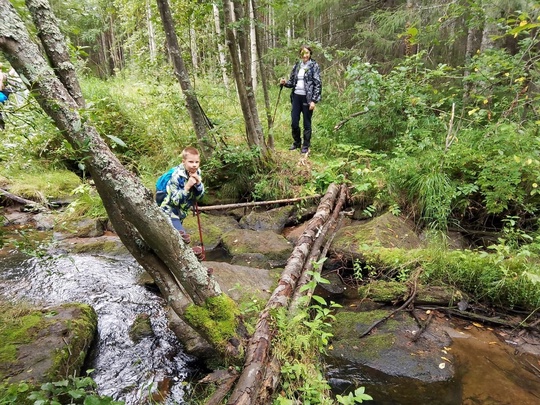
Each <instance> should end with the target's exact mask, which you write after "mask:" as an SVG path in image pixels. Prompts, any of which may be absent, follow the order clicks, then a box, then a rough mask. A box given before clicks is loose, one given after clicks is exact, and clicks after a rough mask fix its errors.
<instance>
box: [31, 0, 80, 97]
mask: <svg viewBox="0 0 540 405" xmlns="http://www.w3.org/2000/svg"><path fill="white" fill-rule="evenodd" d="M26 6H27V7H28V9H29V10H30V13H31V15H32V20H33V21H34V24H35V26H36V28H37V30H38V32H37V35H38V37H39V39H40V40H41V43H42V44H43V47H44V48H45V53H46V54H47V57H48V58H49V62H50V63H51V65H52V68H53V69H54V71H55V73H56V76H57V77H58V78H59V79H60V81H61V82H62V84H63V85H64V86H65V88H66V90H67V91H68V92H69V94H71V97H73V100H75V102H76V103H77V105H78V106H79V107H84V99H83V95H82V91H81V86H80V85H79V81H78V80H77V77H76V76H75V66H74V65H73V63H71V60H70V58H69V51H68V49H67V46H66V40H65V38H64V35H63V34H62V33H61V32H60V29H59V28H58V22H57V20H56V17H55V16H54V14H53V12H52V10H51V7H50V5H49V2H48V1H47V0H26Z"/></svg>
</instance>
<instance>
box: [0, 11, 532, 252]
mask: <svg viewBox="0 0 540 405" xmlns="http://www.w3.org/2000/svg"><path fill="white" fill-rule="evenodd" d="M12 4H13V5H14V6H15V7H16V8H17V11H18V12H19V14H20V15H21V16H23V17H25V18H26V19H27V24H28V27H30V30H31V31H32V32H34V33H37V29H36V28H35V27H34V26H33V25H32V23H31V20H30V17H29V15H28V12H27V11H25V8H24V4H23V2H22V1H12ZM163 4H166V5H167V4H168V5H170V11H171V16H172V21H173V23H174V24H173V28H174V30H175V31H174V32H175V33H176V37H177V39H178V45H179V49H180V53H181V59H182V61H183V64H184V66H183V67H184V68H185V72H187V73H188V76H187V77H188V79H189V84H190V85H191V88H189V89H188V91H187V92H186V89H185V88H184V87H182V86H183V84H182V80H183V79H182V76H181V75H180V74H179V73H178V69H177V65H175V63H174V57H171V52H170V51H171V43H170V42H169V41H168V39H167V35H169V36H170V33H169V34H167V27H166V26H165V28H164V24H163V19H162V18H160V7H161V8H163ZM51 7H52V9H53V11H54V13H55V15H56V17H57V19H58V23H59V26H60V28H61V32H62V33H63V34H64V35H65V36H66V38H67V40H68V43H69V52H70V56H71V60H72V61H73V62H74V63H75V68H76V70H77V72H78V74H79V76H80V78H81V82H82V87H83V94H84V96H85V99H86V106H85V109H84V110H83V111H84V115H85V116H86V118H87V119H88V120H90V121H91V122H92V123H93V125H95V126H96V128H97V129H98V131H99V133H100V134H101V135H102V137H103V138H104V139H105V140H106V141H107V143H108V144H109V146H110V147H111V148H112V149H113V150H114V151H115V153H116V154H117V155H118V156H119V158H120V159H121V161H122V162H123V163H124V164H125V165H126V166H127V167H128V168H129V169H130V170H132V171H133V172H134V173H136V174H138V175H139V176H140V177H141V178H142V179H143V182H144V183H145V184H146V185H147V187H148V188H150V189H152V188H153V183H154V181H155V179H156V178H157V177H158V176H159V174H160V173H161V172H162V171H164V170H165V169H166V168H167V167H169V166H171V165H173V164H176V163H177V162H178V159H179V158H178V155H179V152H180V151H181V150H182V149H183V147H185V146H186V145H190V144H192V145H198V146H199V147H201V149H203V150H204V151H205V159H204V162H203V168H204V169H205V182H206V183H207V184H208V187H209V190H210V192H209V196H208V198H209V199H216V200H220V201H239V200H252V199H259V200H260V199H272V198H283V197H293V196H300V195H306V194H313V193H315V192H321V191H324V190H325V188H326V187H327V185H328V184H329V183H331V182H339V183H341V182H346V183H347V184H349V185H350V187H351V196H352V198H353V200H355V202H356V203H358V204H359V205H360V206H361V208H362V211H363V215H364V216H373V215H375V214H377V213H380V212H383V211H385V210H391V211H392V212H394V213H403V214H405V215H407V216H409V217H411V218H413V219H414V220H415V221H416V223H417V224H418V225H419V227H420V228H424V227H426V228H427V229H431V230H439V231H440V230H443V231H445V230H447V229H448V228H449V227H450V228H459V229H461V230H462V231H465V232H468V234H469V235H470V236H471V237H472V238H474V239H475V240H478V241H481V242H482V243H485V241H486V238H487V240H490V238H491V240H492V241H496V240H497V237H498V234H497V232H500V231H501V230H503V229H506V230H508V227H511V228H512V229H513V231H512V232H513V235H514V239H515V243H517V244H521V243H522V242H531V241H533V240H534V238H535V235H536V230H537V221H536V217H537V211H538V209H539V202H540V201H539V192H538V176H539V169H540V166H539V165H540V161H539V159H538V153H539V143H538V140H539V138H538V129H539V123H540V118H539V115H538V114H539V111H538V97H539V95H538V78H539V77H538V75H539V69H538V64H539V51H540V42H539V38H538V27H539V25H540V21H539V17H538V16H539V13H540V9H539V6H538V4H537V3H536V2H533V1H494V0H476V1H435V2H433V1H411V0H408V1H345V0H332V1H318V0H315V1H312V2H309V3H307V4H306V3H305V2H300V1H293V0H287V1H285V0H276V1H255V0H251V1H224V2H211V1H187V0H186V1H184V0H175V1H170V3H166V2H163V1H161V0H160V1H157V2H156V3H154V2H151V1H149V0H146V1H144V2H142V1H130V0H118V1H117V0H112V1H99V0H88V1H86V0H85V1H76V2H75V1H57V0H54V1H51ZM231 33H232V34H235V36H234V37H230V36H229V35H230V34H231ZM231 38H236V42H235V43H233V44H232V46H231ZM304 43H306V44H308V45H310V46H311V47H312V49H313V57H314V59H316V60H317V62H318V63H319V64H320V65H321V68H322V75H323V100H322V102H321V103H320V104H319V105H318V106H317V109H316V111H315V115H314V117H315V118H314V119H315V121H314V126H315V128H314V135H313V146H312V151H311V153H310V155H309V158H308V159H301V158H300V156H299V155H298V154H294V153H292V152H288V151H287V146H288V145H289V143H290V135H289V131H290V129H289V101H288V96H289V94H288V91H287V90H286V91H284V92H283V93H284V94H283V95H282V94H281V92H280V88H279V86H278V85H277V83H278V80H279V78H280V77H285V76H288V74H289V72H290V69H291V67H292V64H293V63H294V62H295V61H296V58H297V52H298V48H299V47H300V45H302V44H304ZM235 61H236V62H238V61H240V65H237V64H235ZM235 66H236V68H235ZM238 66H239V67H238ZM6 67H8V64H7V63H5V62H4V68H6ZM177 79H178V80H177ZM22 81H24V77H23V78H22ZM179 82H180V84H181V86H179V85H178V84H179ZM12 84H14V86H15V87H18V88H19V89H21V91H19V93H18V94H15V95H13V96H12V97H11V101H10V102H9V103H7V104H6V105H5V106H4V111H5V115H6V120H7V125H6V130H5V131H4V132H3V138H4V142H3V143H2V147H1V149H0V165H1V166H2V175H1V178H0V180H1V182H2V184H3V186H4V187H7V188H10V189H11V190H12V191H13V192H15V193H18V194H19V195H23V196H26V197H29V198H37V199H40V198H41V199H46V198H47V194H48V193H49V191H47V188H48V187H49V188H50V187H56V188H60V189H64V190H69V192H71V191H72V190H73V189H76V190H77V195H78V196H79V198H81V199H85V200H86V203H85V204H86V205H85V204H83V203H81V204H80V206H81V210H83V213H87V214H88V215H100V214H101V213H102V212H101V213H100V208H99V198H94V197H95V196H94V197H93V196H92V190H91V187H90V186H88V184H87V183H86V182H82V183H80V181H79V178H78V177H76V176H75V177H74V176H72V175H71V174H65V173H64V172H63V171H62V170H64V169H65V170H68V171H70V172H73V171H75V172H77V173H78V174H79V176H82V177H84V176H85V165H84V161H81V159H80V157H79V154H78V153H77V151H75V150H73V148H72V147H71V146H70V145H69V144H68V143H67V142H66V141H65V140H63V139H62V137H61V136H60V134H59V132H58V131H57V130H56V129H55V127H54V126H53V125H52V124H51V121H50V119H49V118H48V117H46V116H45V115H44V114H43V112H42V111H41V110H40V108H38V106H37V104H36V103H35V101H34V100H33V99H32V97H31V96H29V95H28V94H27V93H26V94H25V93H24V92H23V91H22V88H23V86H22V82H19V83H12ZM243 89H244V90H245V89H248V92H247V93H246V94H247V97H248V98H249V96H250V94H251V95H252V96H253V97H254V100H255V109H254V110H253V109H252V110H251V113H250V114H248V115H247V116H246V115H245V114H244V116H243V111H244V105H243V104H242V92H243V91H244V90H243ZM181 90H183V91H181ZM189 94H195V95H196V97H197V99H196V102H197V104H198V105H199V106H200V111H199V113H202V115H203V117H204V119H205V121H206V122H205V124H206V127H207V131H208V132H207V133H205V134H204V139H202V138H201V136H199V134H198V133H197V130H196V128H195V130H194V125H193V123H192V121H190V111H188V108H186V104H187V103H186V100H188V101H189ZM238 95H239V96H240V97H238ZM239 100H240V101H239ZM248 103H249V101H248ZM257 106H258V107H257ZM188 107H189V105H188ZM246 108H247V107H246ZM252 108H253V107H252ZM257 108H258V109H257ZM254 112H255V113H256V114H255V115H256V118H257V122H255V125H254V126H253V127H250V125H248V124H249V123H247V121H248V120H250V118H248V119H246V117H253V115H254ZM253 131H254V132H255V135H253V133H252V132H253ZM268 151H269V152H268ZM306 163H307V164H306ZM37 173H39V176H36V174H37ZM66 173H67V172H66ZM47 176H49V177H47ZM54 178H55V179H56V180H54ZM45 179H47V180H45ZM70 179H71V181H70ZM44 180H45V181H44ZM66 182H67V184H63V183H66ZM49 194H51V195H52V194H54V193H52V192H51V193H49ZM96 204H97V207H96ZM83 206H84V207H85V208H82V207H83ZM79 214H80V212H79ZM491 232H493V233H491ZM516 233H517V236H516V235H515V234H516Z"/></svg>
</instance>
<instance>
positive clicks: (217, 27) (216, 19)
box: [212, 3, 229, 92]
mask: <svg viewBox="0 0 540 405" xmlns="http://www.w3.org/2000/svg"><path fill="white" fill-rule="evenodd" d="M212 9H213V12H214V27H215V30H216V38H217V46H218V56H219V66H220V68H221V75H222V76H223V85H224V86H225V88H226V89H227V92H228V91H229V76H228V75H227V67H226V64H227V62H226V59H225V48H224V47H223V44H222V42H221V41H222V33H221V24H220V18H219V9H218V7H217V5H216V3H212Z"/></svg>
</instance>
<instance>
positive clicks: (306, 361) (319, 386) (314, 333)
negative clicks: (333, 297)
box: [272, 262, 367, 405]
mask: <svg viewBox="0 0 540 405" xmlns="http://www.w3.org/2000/svg"><path fill="white" fill-rule="evenodd" d="M321 265H322V262H321V263H315V265H314V267H315V268H318V267H320V266H321ZM310 275H311V277H312V278H311V280H310V281H309V282H308V283H307V284H305V285H304V286H303V287H302V289H301V291H307V290H312V289H313V288H314V287H315V286H316V285H317V284H318V283H328V282H329V281H328V280H326V279H324V278H322V277H321V275H320V272H319V271H313V272H310ZM303 298H304V299H307V300H309V297H308V296H305V297H303ZM311 299H312V300H313V302H314V303H313V304H312V305H310V306H305V307H301V308H299V309H298V310H297V311H296V312H295V313H294V314H292V315H291V314H289V313H288V311H287V310H286V309H284V308H279V309H278V310H276V311H274V312H273V314H272V318H273V321H274V323H275V327H276V329H277V334H276V336H275V337H274V339H273V340H272V345H273V347H272V352H273V354H274V356H276V358H277V360H278V361H279V362H280V364H281V394H280V395H278V396H277V397H276V398H275V399H274V402H273V403H274V404H276V405H277V404H295V403H296V402H295V400H296V399H297V398H301V400H302V403H304V404H332V403H334V401H333V400H332V399H331V396H330V386H329V385H328V382H327V381H326V380H325V378H324V373H323V371H322V368H321V366H320V364H321V359H320V355H321V353H324V352H325V351H326V348H327V346H328V344H329V340H330V338H331V337H332V333H331V332H330V331H331V328H332V324H331V322H332V321H333V320H334V319H335V318H334V315H333V311H334V310H335V309H336V308H338V307H340V306H339V305H338V304H335V303H330V304H328V303H327V302H326V301H325V300H324V299H323V298H322V297H319V296H315V295H314V296H311ZM358 398H360V397H358ZM364 399H367V397H366V398H364ZM340 403H341V402H340ZM349 403H354V402H349Z"/></svg>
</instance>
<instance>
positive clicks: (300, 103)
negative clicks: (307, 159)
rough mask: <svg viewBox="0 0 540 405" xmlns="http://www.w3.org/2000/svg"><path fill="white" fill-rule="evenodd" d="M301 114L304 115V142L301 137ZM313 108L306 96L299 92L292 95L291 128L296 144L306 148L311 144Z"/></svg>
mask: <svg viewBox="0 0 540 405" xmlns="http://www.w3.org/2000/svg"><path fill="white" fill-rule="evenodd" d="M300 114H302V116H303V124H304V143H303V144H302V138H301V137H300ZM312 115H313V110H310V109H309V104H308V102H307V98H306V96H300V95H298V94H293V95H292V111H291V129H292V137H293V140H294V145H295V146H297V147H300V145H302V146H303V147H304V148H309V146H310V145H311V117H312Z"/></svg>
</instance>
